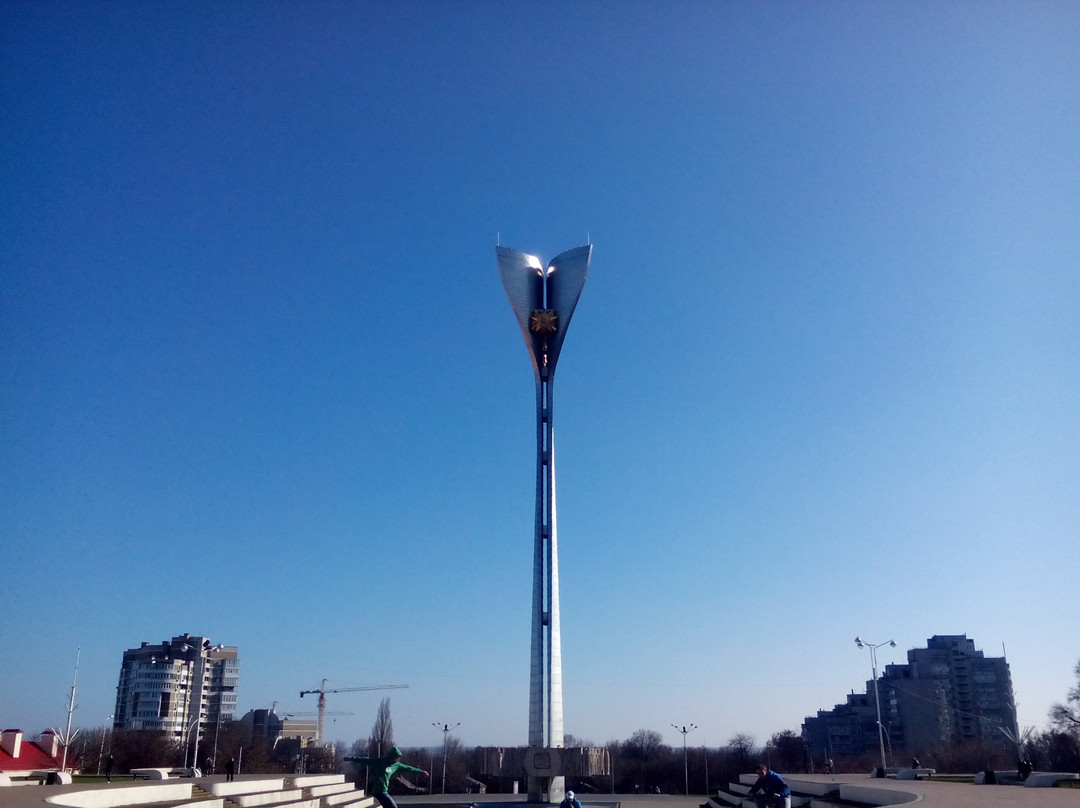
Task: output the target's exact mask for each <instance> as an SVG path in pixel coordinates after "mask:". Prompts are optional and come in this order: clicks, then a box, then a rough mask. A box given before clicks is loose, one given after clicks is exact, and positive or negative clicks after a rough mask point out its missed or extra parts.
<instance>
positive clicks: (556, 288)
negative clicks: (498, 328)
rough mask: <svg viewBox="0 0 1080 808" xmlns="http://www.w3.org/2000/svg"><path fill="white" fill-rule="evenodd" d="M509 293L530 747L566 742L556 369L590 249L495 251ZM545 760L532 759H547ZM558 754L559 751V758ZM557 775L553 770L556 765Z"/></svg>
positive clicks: (558, 788)
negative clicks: (530, 425) (530, 479)
mask: <svg viewBox="0 0 1080 808" xmlns="http://www.w3.org/2000/svg"><path fill="white" fill-rule="evenodd" d="M495 257H496V259H497V261H498V264H499V274H500V275H501V276H502V282H503V286H504V287H505V289H506V295H507V297H509V298H510V305H511V306H512V307H513V309H514V315H515V316H516V317H517V320H518V325H519V326H521V333H522V334H523V335H524V337H525V346H526V347H527V348H528V349H529V356H530V357H532V363H533V371H534V372H535V375H536V522H535V529H534V539H533V594H532V640H531V645H532V653H531V670H530V678H529V747H530V749H531V750H537V751H539V750H543V749H556V748H559V747H562V745H563V699H562V639H561V637H560V634H559V543H558V535H557V532H556V529H555V430H554V425H553V417H552V416H553V409H554V407H553V405H554V396H553V392H552V391H553V386H554V380H555V364H556V363H557V362H558V361H559V352H560V350H561V349H562V344H563V340H564V339H565V338H566V329H567V328H568V327H569V326H570V318H571V317H572V316H573V314H574V308H575V307H576V306H577V302H578V298H579V297H581V290H582V288H584V286H585V276H586V275H587V274H588V272H589V261H590V260H591V259H592V245H591V244H587V245H585V246H584V247H577V248H575V249H573V250H567V251H566V252H564V253H561V254H559V255H558V256H556V257H555V258H553V259H552V260H551V261H550V262H549V263H548V264H547V265H545V264H544V263H543V262H542V261H541V260H540V259H539V258H538V257H537V256H535V255H529V254H527V253H523V252H520V251H518V250H511V249H509V248H507V247H496V248H495ZM550 757H551V756H550V755H542V757H541V758H537V759H548V758H550ZM556 757H557V754H556ZM553 771H555V772H558V768H557V767H555V768H553ZM545 783H546V784H547V786H548V787H547V789H546V790H547V792H548V799H549V800H550V801H551V802H560V801H561V800H562V798H563V794H564V790H565V781H564V778H563V777H562V776H561V774H556V775H555V776H551V777H544V776H541V775H540V774H539V773H537V772H536V771H535V770H534V771H533V772H530V773H529V776H528V785H529V800H530V802H540V801H541V800H542V799H543V796H542V795H543V792H544V791H545V789H544V785H545Z"/></svg>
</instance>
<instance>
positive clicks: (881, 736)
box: [855, 637, 896, 777]
mask: <svg viewBox="0 0 1080 808" xmlns="http://www.w3.org/2000/svg"><path fill="white" fill-rule="evenodd" d="M855 645H857V646H858V647H859V648H869V649H870V669H871V670H872V671H873V673H874V705H875V706H876V707H877V732H878V746H879V747H880V749H881V775H882V777H884V776H885V732H884V730H883V729H882V726H881V697H880V695H879V694H878V683H877V649H879V648H881V647H882V646H883V645H888V646H891V647H893V648H895V647H896V640H889V641H888V642H879V643H878V644H877V645H872V644H871V643H868V642H865V641H864V640H863V639H862V638H861V637H856V638H855ZM889 746H890V747H891V746H892V739H890V740H889Z"/></svg>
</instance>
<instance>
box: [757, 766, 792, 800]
mask: <svg viewBox="0 0 1080 808" xmlns="http://www.w3.org/2000/svg"><path fill="white" fill-rule="evenodd" d="M757 776H758V778H757V781H756V782H755V783H754V785H752V786H751V787H750V791H749V792H747V794H746V796H748V797H753V798H754V802H755V803H757V808H791V789H790V788H788V784H787V783H785V782H784V778H783V777H781V776H780V775H779V774H777V773H776V772H774V771H772V770H771V769H770V768H769V767H768V766H766V765H765V764H764V763H759V764H758V767H757ZM758 791H760V792H761V793H760V794H758V793H757V792H758Z"/></svg>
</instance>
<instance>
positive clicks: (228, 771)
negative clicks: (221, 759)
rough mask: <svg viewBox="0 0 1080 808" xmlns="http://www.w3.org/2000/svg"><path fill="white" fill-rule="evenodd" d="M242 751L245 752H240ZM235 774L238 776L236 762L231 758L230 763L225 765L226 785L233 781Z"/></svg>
mask: <svg viewBox="0 0 1080 808" xmlns="http://www.w3.org/2000/svg"><path fill="white" fill-rule="evenodd" d="M240 751H243V750H240ZM235 774H236V761H235V760H234V759H233V758H229V760H228V762H227V763H226V764H225V782H226V783H231V782H232V779H233V775H235Z"/></svg>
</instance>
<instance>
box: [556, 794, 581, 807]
mask: <svg viewBox="0 0 1080 808" xmlns="http://www.w3.org/2000/svg"><path fill="white" fill-rule="evenodd" d="M559 808H581V803H580V802H578V798H577V796H575V794H574V792H573V791H567V792H566V796H565V797H563V801H562V802H560V803H559Z"/></svg>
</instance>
